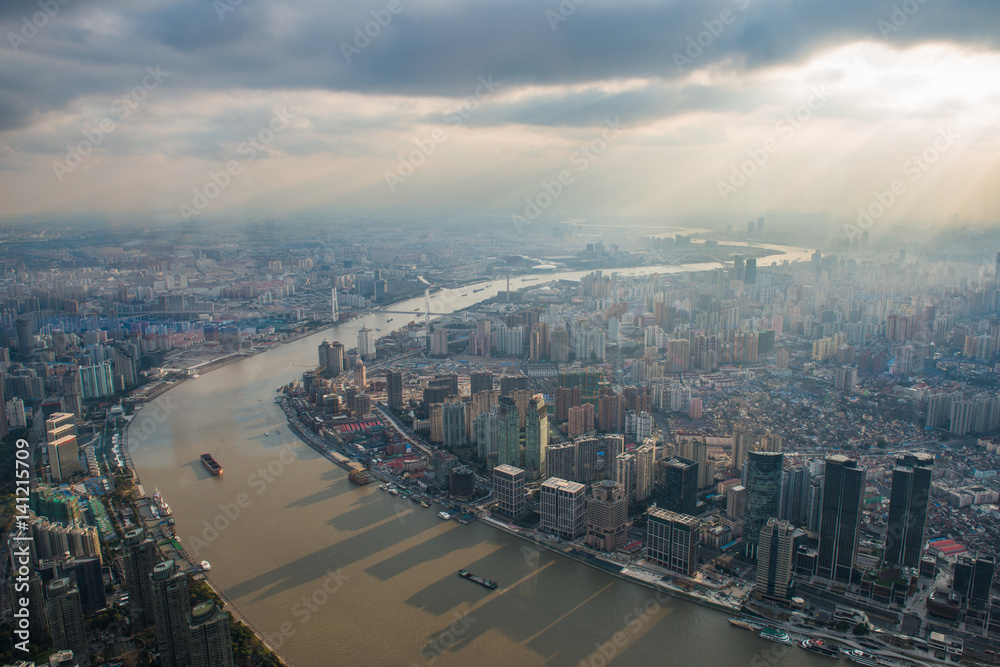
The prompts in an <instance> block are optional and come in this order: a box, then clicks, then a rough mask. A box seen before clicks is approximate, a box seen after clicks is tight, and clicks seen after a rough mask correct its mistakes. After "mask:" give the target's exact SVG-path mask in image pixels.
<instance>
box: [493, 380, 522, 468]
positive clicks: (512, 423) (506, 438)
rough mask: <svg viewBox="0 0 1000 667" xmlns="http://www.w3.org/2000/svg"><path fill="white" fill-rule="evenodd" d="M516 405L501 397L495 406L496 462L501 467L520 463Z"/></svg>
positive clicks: (519, 433)
mask: <svg viewBox="0 0 1000 667" xmlns="http://www.w3.org/2000/svg"><path fill="white" fill-rule="evenodd" d="M520 419H521V418H520V416H519V415H518V412H517V404H516V403H514V400H513V399H512V398H509V397H507V396H501V397H500V402H499V403H498V404H497V461H498V462H499V463H500V464H502V465H519V464H520V463H521V428H520Z"/></svg>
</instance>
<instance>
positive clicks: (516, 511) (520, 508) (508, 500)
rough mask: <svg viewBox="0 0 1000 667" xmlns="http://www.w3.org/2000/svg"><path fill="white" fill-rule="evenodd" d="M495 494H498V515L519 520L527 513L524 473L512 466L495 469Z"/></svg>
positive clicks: (495, 506) (500, 466) (496, 506)
mask: <svg viewBox="0 0 1000 667" xmlns="http://www.w3.org/2000/svg"><path fill="white" fill-rule="evenodd" d="M493 493H495V494H496V499H497V501H496V505H494V509H495V511H496V512H497V513H498V514H502V515H503V516H505V517H508V518H511V519H519V518H521V516H523V515H524V511H525V502H526V498H525V493H524V471H523V470H521V469H520V468H515V467H514V466H510V465H498V466H497V467H496V468H494V469H493Z"/></svg>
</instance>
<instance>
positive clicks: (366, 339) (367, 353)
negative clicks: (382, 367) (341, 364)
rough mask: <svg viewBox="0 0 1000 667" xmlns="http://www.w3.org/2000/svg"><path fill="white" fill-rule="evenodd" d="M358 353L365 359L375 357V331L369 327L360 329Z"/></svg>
mask: <svg viewBox="0 0 1000 667" xmlns="http://www.w3.org/2000/svg"><path fill="white" fill-rule="evenodd" d="M358 355H359V356H360V357H361V358H362V359H364V360H365V361H368V360H370V359H374V358H375V332H374V331H372V330H371V329H369V328H368V327H361V330H360V331H358Z"/></svg>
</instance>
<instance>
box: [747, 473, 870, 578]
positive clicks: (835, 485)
mask: <svg viewBox="0 0 1000 667" xmlns="http://www.w3.org/2000/svg"><path fill="white" fill-rule="evenodd" d="M864 492H865V472H864V470H862V469H861V468H859V467H858V462H857V461H855V460H854V459H849V458H847V457H846V456H842V455H839V454H837V455H835V456H830V457H828V458H827V459H826V478H825V481H824V482H823V500H822V506H821V510H820V526H819V557H818V560H817V564H816V574H818V575H819V576H821V577H826V578H827V579H836V580H837V581H842V582H844V583H850V581H851V575H852V573H853V572H854V561H855V559H856V558H857V555H858V542H859V540H860V537H861V517H862V513H863V512H862V510H863V504H862V503H863V500H864ZM758 563H759V561H758Z"/></svg>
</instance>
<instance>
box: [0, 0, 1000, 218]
mask: <svg viewBox="0 0 1000 667" xmlns="http://www.w3.org/2000/svg"><path fill="white" fill-rule="evenodd" d="M578 2H579V4H575V3H574V2H573V1H572V0H563V1H562V2H561V3H560V2H559V1H557V0H500V1H488V0H477V1H475V2H470V1H468V0H465V1H451V0H422V1H420V2H417V1H415V0H414V1H408V0H391V1H386V2H381V1H375V2H355V1H339V0H337V1H332V2H331V1H330V0H307V1H303V2H267V1H264V0H242V2H241V1H240V0H215V1H214V3H213V2H211V1H210V0H190V1H172V0H144V1H143V2H138V3H137V2H130V1H126V0H117V1H116V0H105V1H100V0H35V1H33V2H13V1H12V2H5V3H3V4H2V5H0V27H2V33H3V36H4V37H3V44H2V45H0V201H2V203H3V207H2V210H0V217H6V216H31V215H41V214H52V213H79V212H97V213H102V212H107V213H113V214H120V213H126V212H135V213H137V214H142V215H146V216H151V217H156V218H160V219H163V220H180V219H182V217H184V216H188V217H194V218H198V219H208V218H210V217H213V216H221V215H236V216H248V217H260V216H276V215H280V214H281V213H282V212H293V211H299V210H322V211H328V212H329V214H330V215H331V216H334V217H335V216H337V215H348V214H349V215H359V214H360V215H372V216H379V217H384V216H393V215H401V216H405V215H407V214H411V213H414V212H419V213H422V214H425V213H435V212H441V213H445V212H447V213H463V212H468V213H486V214H494V215H498V216H502V217H505V218H509V217H510V216H511V215H512V214H518V215H522V216H526V217H533V216H534V215H535V213H536V212H535V211H534V210H532V206H531V205H529V203H528V202H526V198H528V199H529V200H531V201H532V202H533V205H534V206H537V207H538V209H537V213H540V214H542V215H545V216H548V217H550V218H552V219H563V218H587V219H601V218H606V217H645V218H650V219H663V220H667V221H677V222H680V221H691V220H694V219H699V220H703V221H716V222H725V221H732V222H740V221H743V220H745V219H746V218H747V216H750V215H763V214H765V213H767V212H775V211H784V212H790V213H802V214H809V215H817V214H819V215H822V216H826V217H827V218H829V219H835V220H845V221H852V220H855V219H856V218H857V217H858V209H859V208H862V209H866V210H868V211H870V212H871V213H872V214H874V215H875V218H874V219H875V220H877V219H879V218H878V216H879V215H881V216H882V218H881V219H882V220H893V221H900V220H910V219H912V220H914V221H915V222H920V221H938V220H942V219H952V218H958V219H960V220H964V219H968V220H974V221H992V220H996V219H997V218H998V217H1000V188H998V187H997V183H998V182H1000V54H998V43H1000V31H998V30H997V26H1000V3H998V2H996V0H955V1H951V2H945V1H944V0H906V1H904V2H899V1H897V2H879V1H875V0H838V1H837V2H830V1H829V0H822V1H820V0H802V1H794V0H735V1H734V0H699V1H697V2H695V1H693V0H692V1H690V2H659V3H657V2H641V1H633V0H578ZM63 3H65V4H63ZM366 33H367V34H366ZM227 168H228V170H229V171H228V173H227ZM213 174H214V180H213ZM560 178H561V179H562V183H560V182H559V181H560ZM894 182H895V183H894ZM894 186H895V190H896V192H895V193H893V192H892V190H893V188H894ZM880 199H881V202H880V201H879V200H880ZM882 209H884V212H881V211H882Z"/></svg>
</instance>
